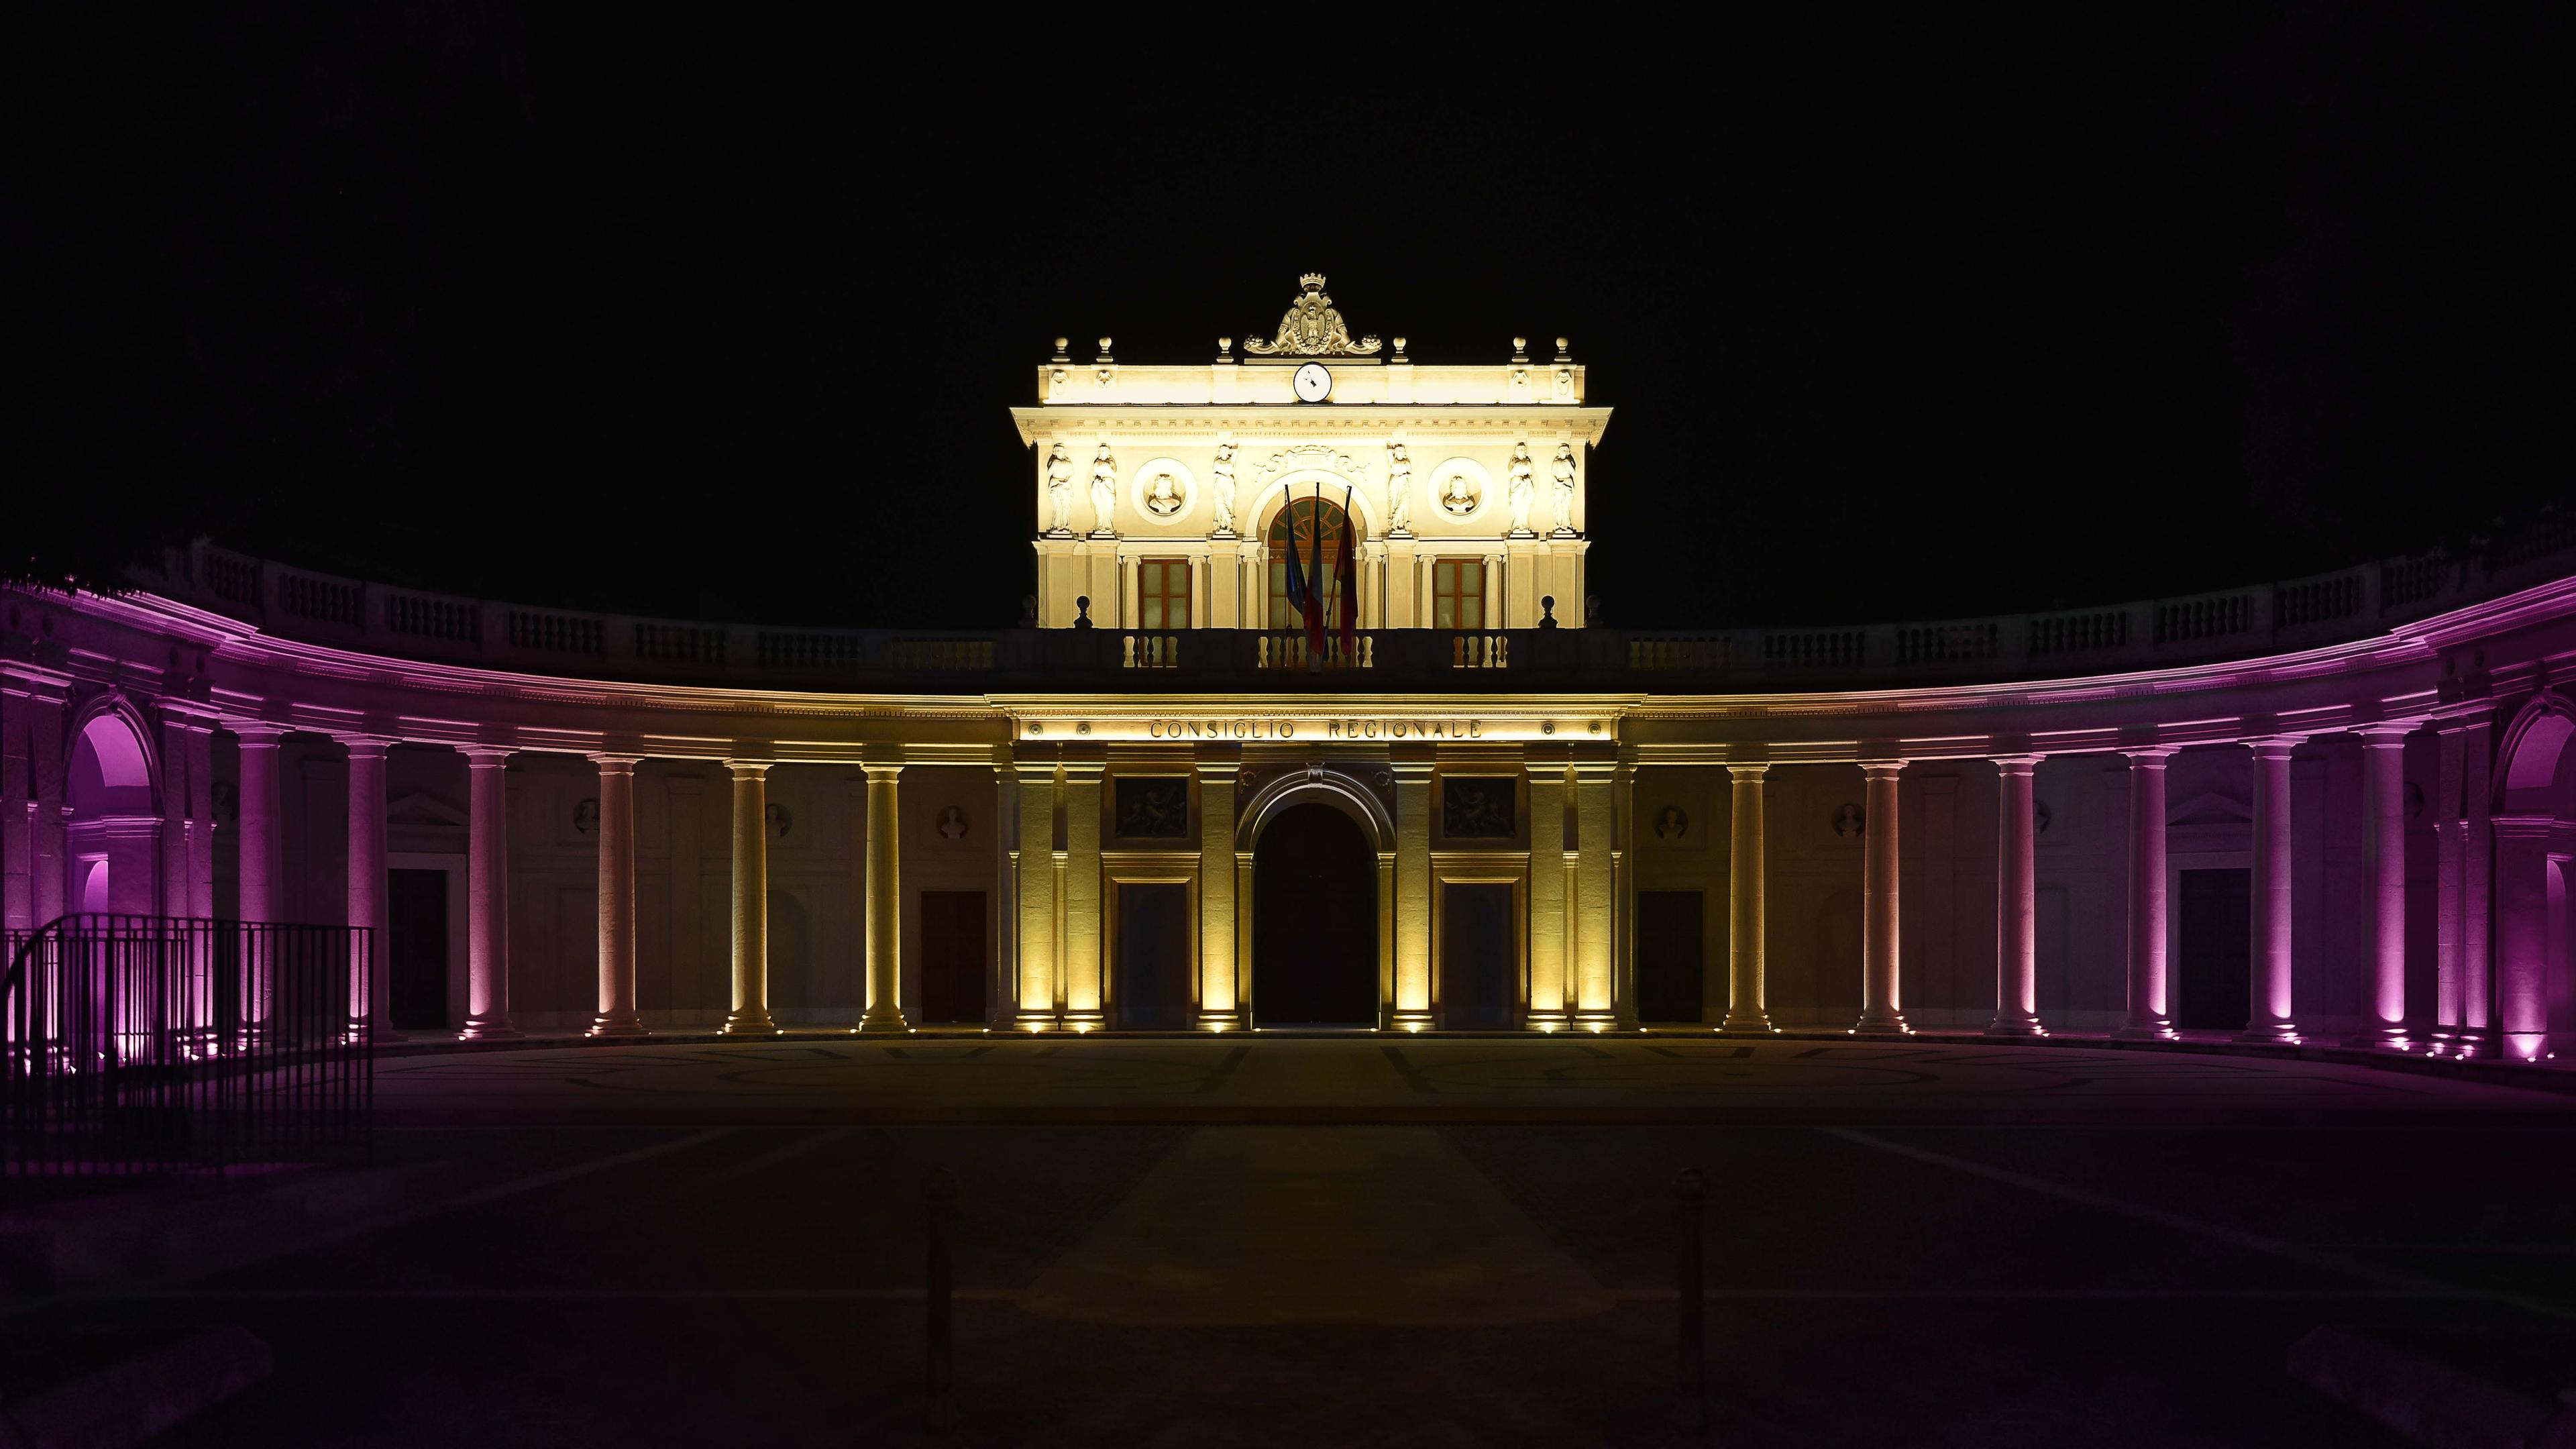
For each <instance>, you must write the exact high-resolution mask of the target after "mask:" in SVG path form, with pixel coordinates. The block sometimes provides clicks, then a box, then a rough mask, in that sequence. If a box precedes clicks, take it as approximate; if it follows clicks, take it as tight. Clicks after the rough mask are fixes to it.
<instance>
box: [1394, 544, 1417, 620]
mask: <svg viewBox="0 0 2576 1449" xmlns="http://www.w3.org/2000/svg"><path fill="white" fill-rule="evenodd" d="M1419 568H1420V565H1418V564H1416V563H1415V562H1414V551H1413V540H1412V538H1411V537H1409V536H1408V537H1403V538H1389V539H1388V540H1387V544H1386V626H1387V627H1388V628H1390V629H1410V628H1412V627H1414V626H1415V625H1417V624H1419V623H1421V622H1422V619H1421V616H1420V614H1419V613H1418V612H1417V610H1416V606H1415V604H1414V602H1413V594H1414V583H1415V579H1414V575H1415V573H1417V572H1418V571H1419Z"/></svg>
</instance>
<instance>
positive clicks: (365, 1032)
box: [349, 1021, 411, 1046]
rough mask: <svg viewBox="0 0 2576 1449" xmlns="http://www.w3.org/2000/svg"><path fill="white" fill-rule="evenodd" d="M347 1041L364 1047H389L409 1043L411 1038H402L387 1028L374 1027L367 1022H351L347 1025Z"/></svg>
mask: <svg viewBox="0 0 2576 1449" xmlns="http://www.w3.org/2000/svg"><path fill="white" fill-rule="evenodd" d="M349 1040H350V1042H351V1043H352V1044H363V1045H366V1046H390V1045H392V1044H394V1043H396V1042H404V1041H409V1040H411V1038H409V1037H407V1036H404V1035H403V1034H402V1033H401V1032H398V1031H396V1030H394V1029H393V1028H391V1027H388V1026H375V1025H372V1024H370V1023H368V1022H363V1021H353V1022H350V1023H349Z"/></svg>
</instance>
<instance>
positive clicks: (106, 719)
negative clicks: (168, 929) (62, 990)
mask: <svg viewBox="0 0 2576 1449" xmlns="http://www.w3.org/2000/svg"><path fill="white" fill-rule="evenodd" d="M63 803H64V805H65V806H67V807H68V811H67V813H68V816H69V819H68V820H67V822H66V829H65V837H66V851H65V854H66V855H67V857H68V859H67V860H66V861H65V865H66V867H67V869H68V875H69V878H68V879H67V880H66V882H65V886H66V891H65V896H66V899H67V901H68V905H67V906H66V907H65V908H66V909H67V910H73V911H115V912H119V913H122V914H126V915H137V916H148V915H151V914H152V913H153V912H154V910H155V909H156V906H157V903H158V902H159V899H160V889H159V879H158V871H159V869H160V842H161V816H160V812H159V810H158V808H157V807H156V806H155V804H154V801H153V790H152V759H151V755H150V753H149V751H148V749H147V748H146V746H145V745H144V742H143V737H142V735H140V734H139V733H137V731H136V729H135V727H134V725H133V723H132V722H131V721H129V720H128V719H127V718H126V717H125V716H124V715H122V714H119V713H117V712H116V711H114V710H112V709H111V710H102V711H100V712H99V713H98V714H95V715H92V716H91V717H90V719H89V722H88V723H87V724H84V725H83V726H81V732H80V733H79V735H77V736H75V737H74V738H73V741H72V753H71V759H70V761H69V767H68V768H67V769H66V770H65V772H64V780H63Z"/></svg>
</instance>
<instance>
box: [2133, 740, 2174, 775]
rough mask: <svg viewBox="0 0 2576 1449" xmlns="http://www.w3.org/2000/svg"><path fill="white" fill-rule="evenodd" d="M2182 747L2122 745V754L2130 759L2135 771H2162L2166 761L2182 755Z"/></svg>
mask: <svg viewBox="0 0 2576 1449" xmlns="http://www.w3.org/2000/svg"><path fill="white" fill-rule="evenodd" d="M2181 750H2182V746H2180V745H2122V746H2120V753H2121V754H2124V755H2126V756H2128V757H2129V768H2131V769H2133V770H2161V769H2163V768H2164V767H2165V761H2167V760H2170V759H2172V758H2173V757H2174V756H2175V755H2176V754H2178V753H2180V752H2181Z"/></svg>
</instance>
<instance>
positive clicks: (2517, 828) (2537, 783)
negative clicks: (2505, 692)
mask: <svg viewBox="0 0 2576 1449" xmlns="http://www.w3.org/2000/svg"><path fill="white" fill-rule="evenodd" d="M2571 744H2576V705H2571V704H2570V702H2569V701H2567V700H2566V699H2564V698H2561V697H2560V696H2558V695H2556V694H2542V695H2539V696H2537V697H2536V698H2534V699H2533V700H2532V701H2531V702H2530V703H2529V704H2527V705H2525V706H2523V708H2522V709H2521V711H2520V712H2519V713H2517V714H2516V715H2515V716H2514V719H2513V722H2512V723H2511V724H2510V725H2508V726H2507V727H2506V729H2505V732H2504V740H2503V744H2502V746H2501V747H2500V748H2499V749H2498V750H2497V752H2496V783H2495V793H2494V800H2493V806H2494V812H2495V814H2494V830H2495V909H2496V953H2495V960H2496V981H2495V1021H2496V1025H2497V1029H2498V1031H2499V1033H2500V1036H2501V1038H2502V1041H2503V1045H2504V1052H2505V1055H2506V1056H2508V1057H2510V1058H2513V1059H2515V1060H2520V1061H2533V1060H2537V1059H2539V1058H2542V1057H2545V1056H2549V1055H2552V1054H2554V1053H2556V1052H2560V1051H2565V1050H2568V1049H2571V1048H2576V960H2571V958H2570V951H2571V943H2570V940H2569V937H2570V935H2571V931H2570V923H2569V921H2568V906H2569V902H2568V894H2569V886H2570V884H2571V882H2570V880H2569V874H2570V863H2571V861H2576V749H2571V748H2570V745H2571Z"/></svg>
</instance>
